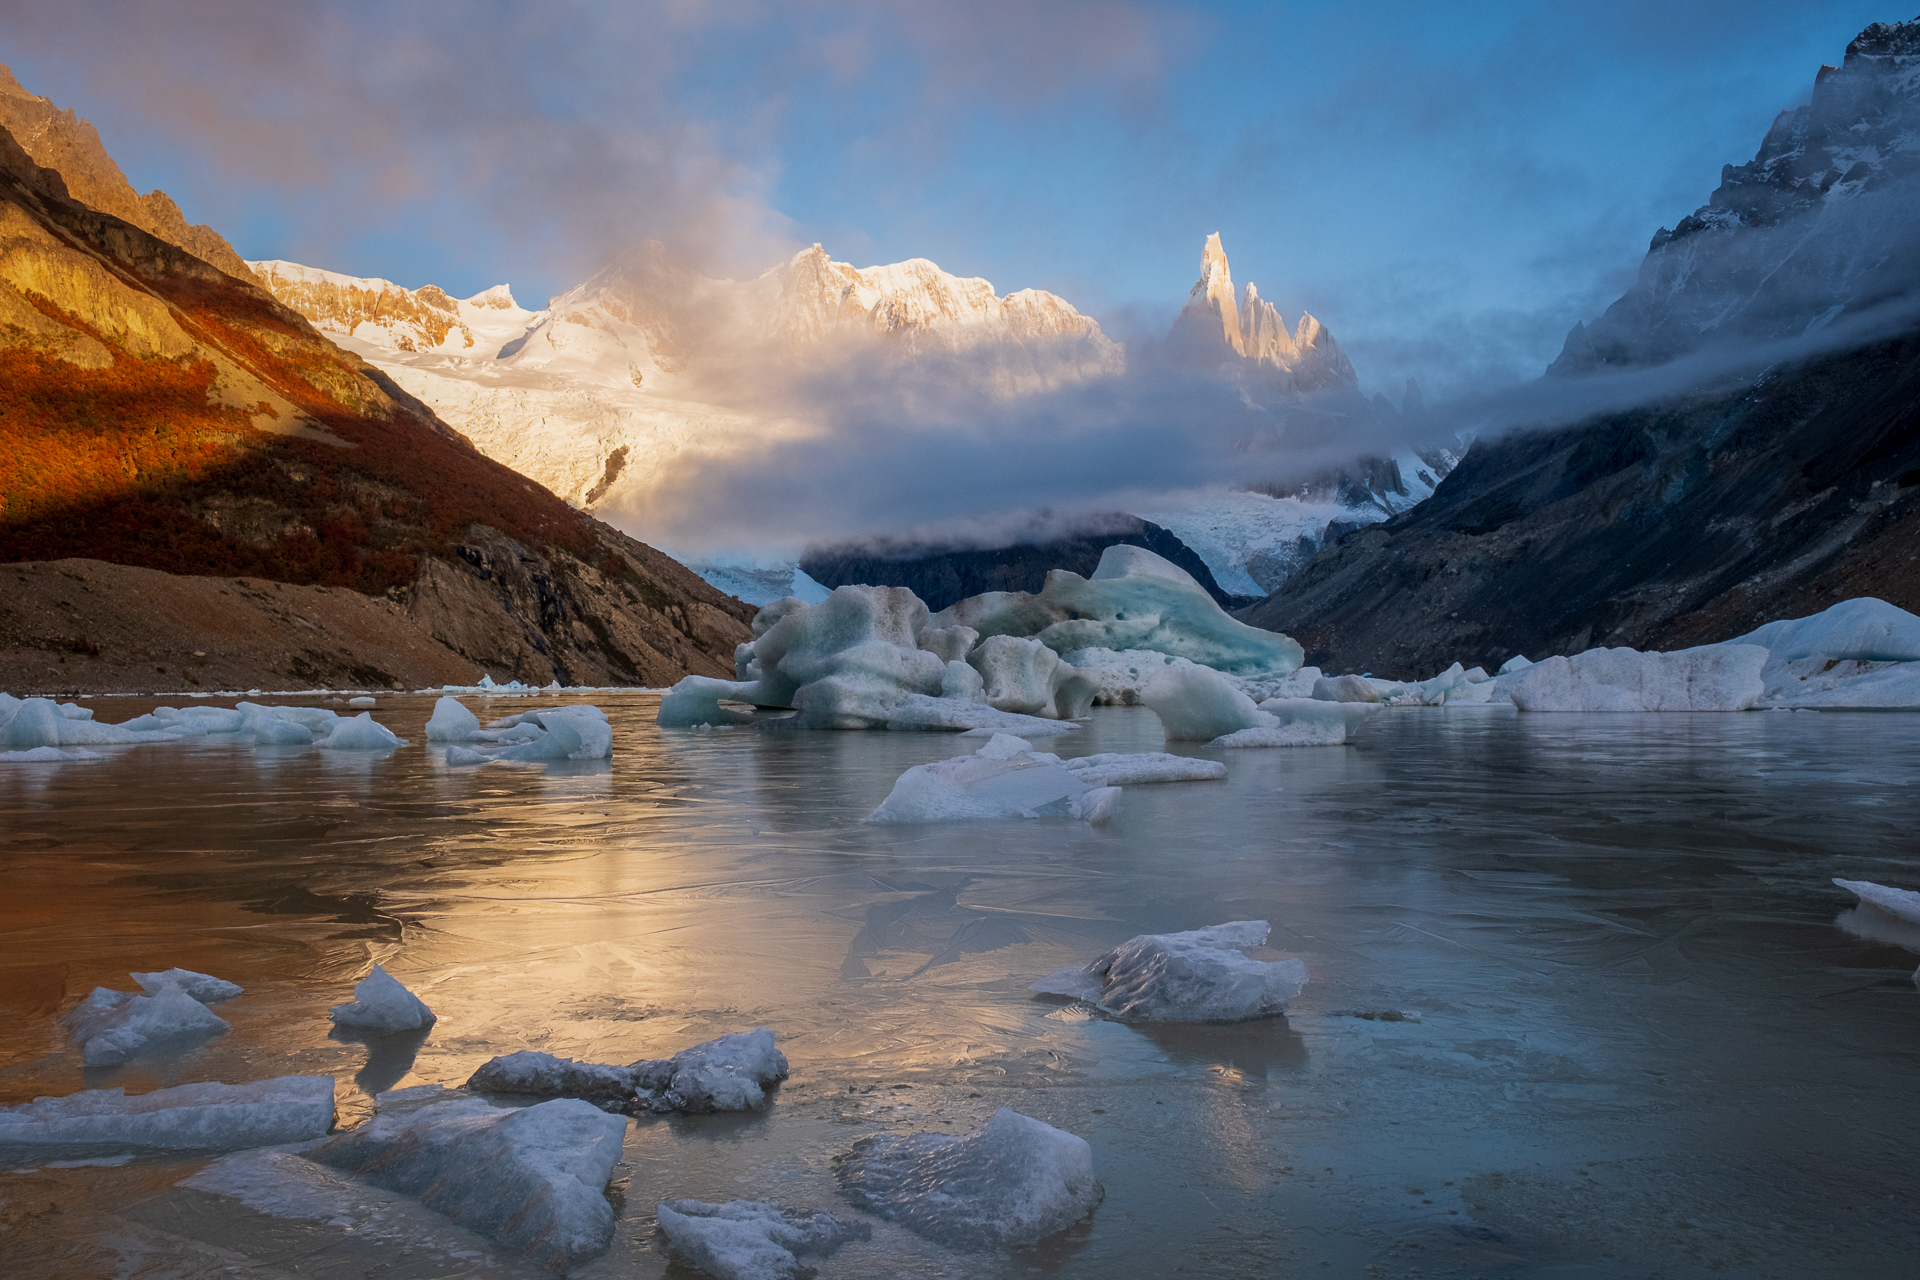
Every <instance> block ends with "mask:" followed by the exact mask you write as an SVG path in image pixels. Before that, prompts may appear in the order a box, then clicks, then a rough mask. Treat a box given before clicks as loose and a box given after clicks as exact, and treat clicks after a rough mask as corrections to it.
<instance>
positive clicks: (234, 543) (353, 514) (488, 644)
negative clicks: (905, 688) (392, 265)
mask: <svg viewBox="0 0 1920 1280" xmlns="http://www.w3.org/2000/svg"><path fill="white" fill-rule="evenodd" d="M0 437H3V438H4V440H5V445H6V447H5V449H4V450H0V503H4V506H3V507H0V519H3V521H4V523H0V558H4V559H5V560H9V561H28V560H54V559H62V558H68V557H81V558H88V559H93V560H101V561H107V562H111V563H118V564H127V565H135V566H141V567H146V568H152V569H159V570H162V571H165V572H168V573H181V572H185V573H193V574H240V575H246V576H249V577H260V578H267V579H274V580H280V581H287V582H296V583H316V584H321V585H329V586H344V587H351V588H353V589H356V590H359V591H362V592H366V593H384V594H386V595H387V596H389V597H390V598H393V599H395V600H397V601H399V602H401V603H403V604H404V605H405V607H406V609H407V612H408V615H409V617H410V618H412V619H413V620H414V621H415V623H416V624H418V625H419V626H420V627H421V628H422V629H423V630H424V631H425V632H426V633H427V634H428V635H430V636H432V637H433V638H434V639H435V640H436V641H437V642H439V643H441V644H444V645H446V646H447V647H448V648H449V649H450V650H452V651H453V652H454V653H456V654H458V655H461V656H462V657H464V658H465V659H466V660H467V661H469V662H470V663H472V664H473V665H474V666H476V667H479V668H482V669H488V670H491V671H493V672H494V673H495V674H496V675H497V676H500V677H501V678H505V676H507V675H514V676H517V677H519V678H523V679H538V680H539V681H540V682H542V683H545V682H546V681H548V680H551V679H555V678H558V679H561V680H563V681H565V682H568V683H594V684H604V683H642V682H645V683H659V682H661V681H665V680H671V679H673V678H676V677H677V676H678V675H679V674H680V673H681V672H683V671H686V670H696V671H702V672H715V673H724V672H726V671H728V670H730V668H731V661H730V660H731V656H732V654H731V651H732V647H733V645H734V644H735V643H736V642H737V641H738V640H739V639H741V638H744V637H745V635H746V634H747V631H746V627H745V625H744V615H745V614H746V613H747V612H748V611H747V610H746V609H745V608H744V606H741V605H740V604H739V602H737V601H734V600H731V599H730V598H728V597H725V596H722V595H720V594H719V593H717V592H715V591H713V590H712V589H711V588H709V587H707V586H706V585H705V584H704V583H701V582H700V581H699V580H698V579H696V578H694V577H693V576H692V575H691V574H689V573H687V572H686V571H685V570H683V569H682V568H680V566H678V565H676V564H674V563H673V562H672V561H671V560H669V559H668V558H667V557H665V556H662V555H661V554H659V553H658V552H656V551H654V550H652V549H651V548H648V547H645V546H642V545H641V544H639V543H637V542H634V541H633V540H632V539H630V538H627V537H625V536H624V535H621V534H619V533H617V532H616V531H614V530H612V529H609V528H607V527H605V526H604V525H599V524H598V523H597V522H594V521H592V520H590V519H588V518H586V517H583V516H581V515H580V514H579V513H577V512H575V511H573V510H571V509H570V508H568V507H567V506H566V505H565V504H564V503H563V502H561V501H560V500H559V499H557V498H555V497H554V496H553V495H552V494H550V493H548V492H546V491H545V490H542V489H540V488H539V487H538V486H536V485H533V484H531V483H529V482H528V481H526V480H525V479H524V478H522V477H520V476H517V475H514V474H513V473H512V472H510V471H508V470H507V469H506V468H504V467H502V466H500V465H499V464H497V463H495V462H492V461H490V460H489V459H487V458H485V457H483V456H482V455H481V454H480V453H479V452H478V451H477V450H475V449H474V448H473V447H472V445H471V444H470V443H469V442H467V441H466V440H465V439H464V438H463V437H461V436H460V435H459V434H458V433H457V432H455V431H453V430H452V429H451V428H449V427H447V426H446V425H445V424H444V423H442V422H440V421H438V420H437V419H435V418H434V417H433V415H432V414H431V413H430V412H429V411H427V410H426V409H425V408H424V406H422V405H420V404H419V403H418V402H417V401H415V400H413V399H412V398H411V397H409V396H407V395H406V394H405V393H404V392H401V391H400V390H399V389H398V388H397V387H394V386H393V384H392V383H391V382H389V381H388V380H387V379H385V378H384V377H383V376H381V375H380V374H379V373H378V372H377V371H376V370H373V369H371V368H370V367H368V366H366V365H364V364H363V363H362V362H360V361H358V360H356V359H354V358H353V357H351V356H349V355H347V354H346V353H344V352H342V351H340V350H339V349H338V348H337V347H335V346H333V345H332V344H330V343H328V342H327V341H325V340H324V339H322V338H321V337H320V336H319V335H318V334H316V333H315V332H314V331H313V329H312V328H311V327H310V326H309V325H308V324H307V323H306V321H304V320H303V319H301V318H300V316H299V315H298V314H297V313H295V312H293V311H291V310H289V309H288V308H286V307H284V306H282V305H280V304H279V303H277V302H276V301H274V299H273V298H272V297H271V295H269V294H267V293H266V292H264V291H263V290H261V289H259V288H258V287H256V286H254V285H252V284H249V283H247V282H245V281H242V280H239V279H236V278H234V277H232V276H229V275H226V274H224V273H222V272H220V271H218V270H216V269H215V268H213V267H211V266H209V265H208V264H207V263H206V262H205V261H203V260H202V259H200V258H199V257H197V256H194V255H192V254H189V253H188V252H186V251H184V250H182V249H180V248H178V247H176V246H175V245H173V244H171V243H169V242H167V241H165V240H162V239H160V238H158V237H156V236H154V235H151V234H149V233H148V232H146V231H143V230H142V229H140V228H139V227H137V226H134V225H132V224H130V223H129V222H127V221H125V220H123V219H120V218H118V217H115V216H113V215H112V214H108V213H104V212H101V211H99V210H96V209H93V208H90V207H88V206H87V205H85V204H83V203H81V202H79V201H76V200H74V199H72V198H71V197H70V196H69V193H68V191H67V188H66V185H65V182H64V181H63V179H62V177H61V175H60V174H58V173H57V172H55V171H54V170H52V169H48V168H43V167H41V166H39V165H37V164H35V163H34V162H33V161H32V160H31V159H30V158H29V157H28V156H27V155H26V154H25V152H24V151H23V150H22V149H21V148H20V147H19V145H18V144H17V143H15V142H14V140H13V138H12V137H11V135H9V134H6V133H4V132H0ZM288 674H289V676H290V677H292V678H298V676H297V673H294V672H292V671H289V672H288ZM303 682H304V681H303Z"/></svg>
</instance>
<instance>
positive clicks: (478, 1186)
mask: <svg viewBox="0 0 1920 1280" xmlns="http://www.w3.org/2000/svg"><path fill="white" fill-rule="evenodd" d="M386 1096H389V1097H390V1096H391V1095H386ZM409 1101H410V1100H409ZM626 1132H627V1122H626V1120H625V1119H624V1118H623V1117H620V1116H615V1115H609V1114H607V1113H606V1112H605V1111H602V1110H600V1109H599V1108H598V1107H594V1106H592V1105H590V1104H588V1103H585V1102H581V1101H578V1100H576V1099H572V1098H556V1099H554V1100H552V1101H550V1102H542V1103H539V1104H538V1105H535V1106H531V1107H520V1108H504V1107H495V1106H492V1105H490V1104H489V1103H487V1102H486V1101H485V1100H484V1099H481V1098H477V1097H474V1096H472V1095H470V1094H457V1093H455V1094H452V1096H448V1095H447V1094H445V1093H430V1094H427V1095H426V1097H425V1099H424V1101H421V1102H418V1103H414V1104H413V1105H404V1104H403V1105H400V1106H388V1107H383V1108H382V1109H381V1111H380V1112H379V1114H377V1115H375V1116H374V1118H373V1119H372V1120H370V1121H368V1122H367V1123H366V1124H364V1125H362V1126H360V1127H359V1128H358V1129H355V1130H353V1131H352V1132H350V1133H344V1134H341V1135H339V1136H338V1137H335V1138H330V1139H328V1140H327V1141H326V1142H324V1143H322V1144H320V1145H319V1146H317V1147H315V1148H313V1149H312V1150H311V1151H309V1152H307V1153H306V1155H307V1158H308V1159H310V1160H313V1161H315V1162H317V1163H319V1164H323V1165H326V1166H328V1167H329V1168H333V1169H338V1170H340V1171H342V1172H343V1173H348V1174H351V1175H352V1176H354V1177H356V1178H360V1179H362V1180H364V1181H366V1182H370V1183H372V1184H373V1185H375V1186H378V1187H384V1188H386V1189H387V1190H389V1191H397V1192H400V1193H402V1194H404V1195H409V1196H415V1197H418V1198H419V1200H420V1202H421V1203H422V1204H424V1205H426V1207H427V1208H429V1209H432V1210H434V1211H435V1212H437V1213H442V1214H445V1215H446V1216H447V1217H449V1218H451V1219H453V1221H454V1222H456V1223H458V1224H459V1225H461V1226H463V1227H465V1228H467V1229H468V1230H469V1231H474V1232H477V1233H479V1234H481V1235H483V1236H486V1237H488V1238H489V1239H492V1240H495V1241H497V1242H499V1243H500V1244H502V1245H504V1246H506V1247H507V1248H509V1249H513V1250H516V1251H518V1252H520V1253H522V1254H524V1255H525V1256H526V1257H527V1258H529V1259H530V1260H531V1261H532V1262H533V1263H534V1264H535V1265H536V1266H539V1267H542V1268H545V1269H547V1270H549V1271H556V1272H558V1271H565V1270H567V1269H568V1268H569V1267H572V1266H574V1265H576V1264H578V1263H580V1262H583V1261H585V1260H586V1259H588V1258H591V1257H594V1256H595V1255H597V1254H600V1253H603V1252H605V1251H606V1248H607V1246H608V1245H609V1244H610V1243H612V1240H613V1206H612V1205H611V1204H609V1203H608V1201H607V1197H606V1194H605V1191H606V1185H607V1179H608V1178H609V1177H610V1176H611V1175H612V1173H613V1167H614V1165H615V1164H617V1163H619V1160H620V1155H621V1147H622V1144H623V1143H624V1142H625V1140H626Z"/></svg>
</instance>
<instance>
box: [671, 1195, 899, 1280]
mask: <svg viewBox="0 0 1920 1280" xmlns="http://www.w3.org/2000/svg"><path fill="white" fill-rule="evenodd" d="M654 1214H655V1216H656V1218H657V1219H658V1220H659V1223H660V1229H661V1230H662V1231H664V1232H665V1233H666V1236H667V1241H668V1243H670V1244H672V1245H673V1247H674V1248H675V1249H677V1250H678V1251H679V1252H680V1253H682V1254H684V1255H685V1256H686V1258H687V1260H688V1261H690V1262H692V1263H693V1264H694V1265H695V1266H696V1267H699V1268H700V1269H701V1270H703V1271H705V1272H706V1273H707V1274H709V1275H711V1276H715V1277H717V1278H718V1280H801V1278H802V1277H807V1276H811V1275H813V1274H814V1272H813V1269H812V1268H811V1267H808V1266H806V1265H805V1264H803V1263H802V1262H801V1261H800V1258H801V1257H803V1256H809V1257H819V1256H823V1255H825V1254H829V1253H832V1252H833V1251H834V1250H835V1249H838V1248H839V1247H840V1246H841V1245H843V1244H845V1243H846V1242H847V1241H849V1240H868V1239H871V1238H872V1236H873V1228H872V1227H869V1226H868V1225H867V1224H866V1223H864V1222H857V1223H856V1222H842V1221H840V1219H838V1218H836V1217H834V1216H833V1215H832V1214H830V1213H827V1212H825V1211H823V1210H818V1209H816V1210H811V1211H808V1210H795V1209H782V1208H781V1207H780V1206H779V1205H777V1204H768V1203H766V1202H765V1201H761V1200H729V1201H728V1202H727V1203H725V1204H708V1203H707V1202H706V1201H704V1200H662V1201H660V1203H659V1204H657V1205H655V1206H654Z"/></svg>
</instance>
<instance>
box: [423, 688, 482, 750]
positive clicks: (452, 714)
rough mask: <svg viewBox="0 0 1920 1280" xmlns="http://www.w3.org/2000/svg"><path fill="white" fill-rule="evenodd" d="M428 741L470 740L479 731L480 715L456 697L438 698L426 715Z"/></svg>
mask: <svg viewBox="0 0 1920 1280" xmlns="http://www.w3.org/2000/svg"><path fill="white" fill-rule="evenodd" d="M426 732H427V741H428V742H471V741H472V740H473V739H474V738H475V737H476V736H477V735H478V734H479V733H480V717H479V716H476V715H475V714H473V712H471V711H469V710H467V708H466V706H465V705H464V704H463V703H462V702H461V701H460V699H458V698H440V699H437V700H436V701H435V702H434V704H433V714H432V715H431V716H429V717H427V730H426Z"/></svg>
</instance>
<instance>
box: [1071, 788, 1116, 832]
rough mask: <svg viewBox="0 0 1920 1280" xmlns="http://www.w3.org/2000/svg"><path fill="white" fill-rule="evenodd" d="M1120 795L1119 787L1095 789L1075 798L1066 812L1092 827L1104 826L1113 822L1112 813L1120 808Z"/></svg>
mask: <svg viewBox="0 0 1920 1280" xmlns="http://www.w3.org/2000/svg"><path fill="white" fill-rule="evenodd" d="M1120 795H1121V791H1120V788H1119V787H1095V788H1094V789H1093V790H1091V791H1083V792H1081V793H1080V794H1079V795H1077V796H1075V797H1074V798H1073V800H1072V801H1071V802H1069V804H1068V806H1067V812H1068V813H1069V814H1071V815H1072V816H1074V817H1076V818H1078V819H1080V821H1082V822H1085V823H1088V824H1090V825H1092V826H1096V827H1101V826H1105V825H1106V824H1107V823H1109V822H1111V821H1113V815H1114V811H1115V810H1117V809H1118V808H1119V807H1120Z"/></svg>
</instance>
